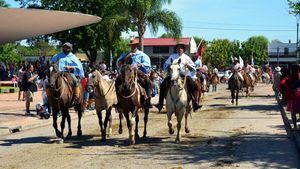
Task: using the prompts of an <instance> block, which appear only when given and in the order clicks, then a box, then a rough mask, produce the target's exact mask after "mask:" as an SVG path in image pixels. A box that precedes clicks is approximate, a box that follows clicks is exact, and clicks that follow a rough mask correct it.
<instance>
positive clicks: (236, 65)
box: [228, 57, 244, 89]
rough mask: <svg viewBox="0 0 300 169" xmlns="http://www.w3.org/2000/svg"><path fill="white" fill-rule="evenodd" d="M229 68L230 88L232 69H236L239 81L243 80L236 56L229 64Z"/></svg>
mask: <svg viewBox="0 0 300 169" xmlns="http://www.w3.org/2000/svg"><path fill="white" fill-rule="evenodd" d="M230 70H231V74H230V75H229V80H228V88H229V89H230V81H231V77H232V75H233V72H234V71H237V73H238V76H239V79H240V80H241V82H243V81H244V78H243V76H242V74H241V72H240V71H241V70H242V66H241V65H240V63H239V59H238V58H236V57H234V59H233V63H231V65H230Z"/></svg>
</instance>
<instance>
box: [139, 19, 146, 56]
mask: <svg viewBox="0 0 300 169" xmlns="http://www.w3.org/2000/svg"><path fill="white" fill-rule="evenodd" d="M138 25H139V26H138V34H139V42H140V44H139V45H140V47H141V51H143V52H144V34H145V31H146V27H145V26H143V24H138Z"/></svg>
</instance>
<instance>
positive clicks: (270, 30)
mask: <svg viewBox="0 0 300 169" xmlns="http://www.w3.org/2000/svg"><path fill="white" fill-rule="evenodd" d="M183 28H188V29H206V30H224V31H261V32H295V31H296V30H291V29H241V28H216V27H193V26H186V27H183Z"/></svg>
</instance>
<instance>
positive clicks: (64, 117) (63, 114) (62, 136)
mask: <svg viewBox="0 0 300 169" xmlns="http://www.w3.org/2000/svg"><path fill="white" fill-rule="evenodd" d="M61 114H62V118H61V122H60V127H61V138H62V139H64V129H65V122H66V111H65V110H62V112H61Z"/></svg>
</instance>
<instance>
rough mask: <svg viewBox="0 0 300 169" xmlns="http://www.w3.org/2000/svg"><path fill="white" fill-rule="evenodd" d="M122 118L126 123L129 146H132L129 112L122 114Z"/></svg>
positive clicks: (132, 136)
mask: <svg viewBox="0 0 300 169" xmlns="http://www.w3.org/2000/svg"><path fill="white" fill-rule="evenodd" d="M124 116H125V119H126V122H127V128H128V131H129V144H130V145H131V144H134V143H135V141H134V135H133V134H132V124H131V120H130V119H129V112H124Z"/></svg>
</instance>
